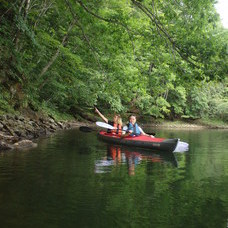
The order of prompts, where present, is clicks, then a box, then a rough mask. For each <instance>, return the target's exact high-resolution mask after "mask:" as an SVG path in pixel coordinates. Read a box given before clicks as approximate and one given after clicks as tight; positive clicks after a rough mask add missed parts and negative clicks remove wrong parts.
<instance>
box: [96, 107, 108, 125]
mask: <svg viewBox="0 0 228 228" xmlns="http://www.w3.org/2000/svg"><path fill="white" fill-rule="evenodd" d="M95 112H96V113H97V114H98V115H99V116H100V117H101V118H102V119H103V120H104V122H106V123H108V119H107V118H106V117H105V116H104V115H102V114H101V113H100V111H99V110H98V109H97V108H96V107H95Z"/></svg>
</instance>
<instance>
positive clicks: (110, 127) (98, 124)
mask: <svg viewBox="0 0 228 228" xmlns="http://www.w3.org/2000/svg"><path fill="white" fill-rule="evenodd" d="M96 125H97V126H99V127H103V128H107V129H111V130H114V129H116V128H115V127H113V126H112V125H110V124H107V123H104V122H99V121H97V122H96Z"/></svg>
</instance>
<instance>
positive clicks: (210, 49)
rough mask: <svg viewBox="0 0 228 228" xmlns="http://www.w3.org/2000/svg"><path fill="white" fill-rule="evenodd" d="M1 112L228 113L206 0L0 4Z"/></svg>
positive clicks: (221, 55) (220, 49)
mask: <svg viewBox="0 0 228 228" xmlns="http://www.w3.org/2000/svg"><path fill="white" fill-rule="evenodd" d="M0 4H1V5H0V6H1V8H0V35H1V36H0V51H1V55H0V70H1V72H0V89H1V96H0V109H1V110H2V111H8V112H9V111H11V110H12V108H13V109H14V110H17V109H19V110H20V109H23V108H26V107H30V108H32V109H34V110H42V109H51V110H57V111H58V112H62V113H63V112H64V113H72V112H73V111H74V110H75V108H77V107H80V108H82V109H84V108H87V107H93V106H94V105H97V106H98V107H101V108H102V110H105V109H107V110H110V109H111V110H113V111H116V112H126V111H135V110H139V111H140V113H142V114H148V115H152V116H154V117H162V118H164V117H169V118H176V117H181V116H182V117H186V118H189V117H192V118H196V117H197V118H198V117H204V116H208V117H213V118H214V117H216V118H217V117H219V118H222V119H224V120H227V119H228V114H227V113H228V110H227V109H228V98H227V78H226V77H227V74H228V57H227V56H228V31H227V30H226V29H224V28H222V26H221V24H220V20H219V16H218V14H217V13H216V11H215V8H214V4H215V1H213V0H191V1H190V0H182V1H180V0H171V1H167V0H160V1H154V0H141V1H139V0H126V1H123V0H109V1H105V0H88V1H81V0H56V1H55V0H17V1H6V0H1V2H0Z"/></svg>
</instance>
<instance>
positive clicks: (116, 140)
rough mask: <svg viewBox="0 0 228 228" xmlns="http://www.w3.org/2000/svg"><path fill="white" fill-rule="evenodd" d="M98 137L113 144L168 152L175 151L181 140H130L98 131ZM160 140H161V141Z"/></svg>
mask: <svg viewBox="0 0 228 228" xmlns="http://www.w3.org/2000/svg"><path fill="white" fill-rule="evenodd" d="M98 138H99V139H101V140H103V141H105V142H108V143H112V144H119V145H124V146H130V147H139V148H147V149H152V150H155V151H166V152H173V151H174V150H175V148H176V146H177V144H178V142H179V139H159V138H156V139H153V138H151V139H150V141H144V140H140V138H137V140H132V139H131V140H129V139H127V138H123V139H121V138H120V137H116V136H113V135H111V134H107V133H104V132H99V133H98ZM159 140H160V141H159Z"/></svg>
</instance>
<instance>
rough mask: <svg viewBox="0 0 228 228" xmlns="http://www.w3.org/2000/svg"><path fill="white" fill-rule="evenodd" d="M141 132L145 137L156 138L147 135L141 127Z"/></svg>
mask: <svg viewBox="0 0 228 228" xmlns="http://www.w3.org/2000/svg"><path fill="white" fill-rule="evenodd" d="M139 130H140V132H141V134H142V135H145V136H149V137H151V138H154V136H153V135H148V134H147V133H145V132H144V131H143V129H142V128H141V127H139Z"/></svg>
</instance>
